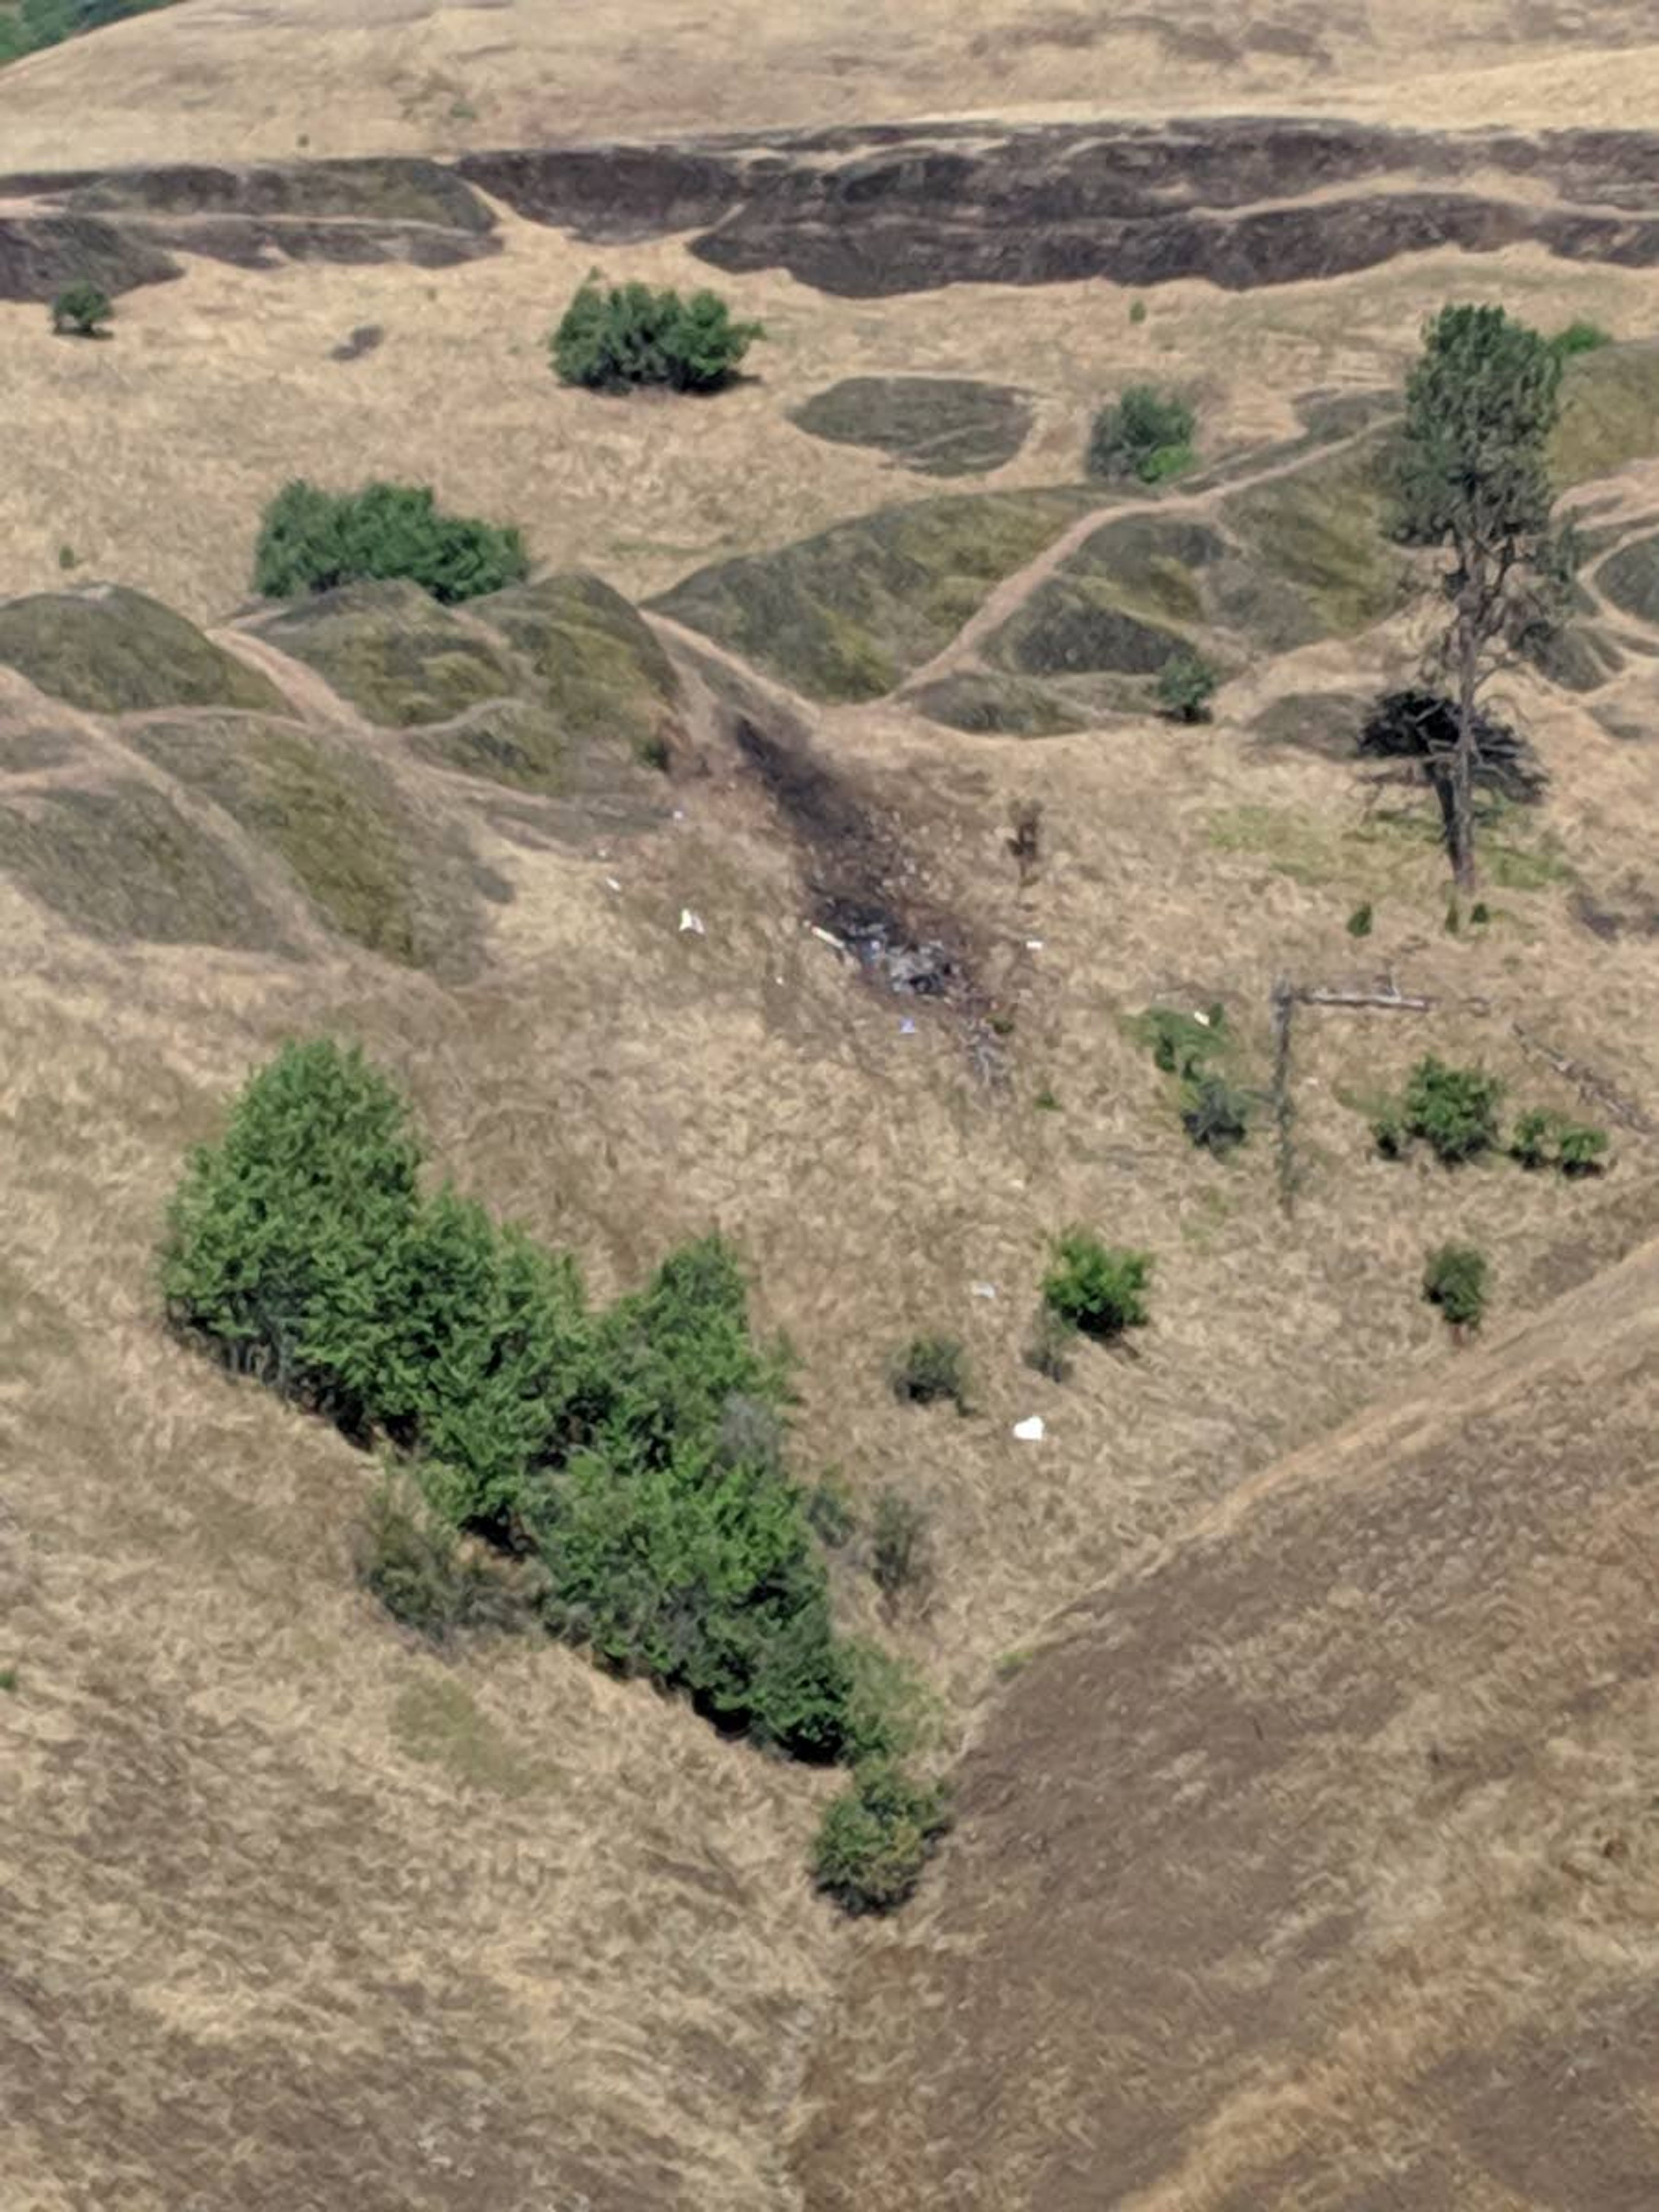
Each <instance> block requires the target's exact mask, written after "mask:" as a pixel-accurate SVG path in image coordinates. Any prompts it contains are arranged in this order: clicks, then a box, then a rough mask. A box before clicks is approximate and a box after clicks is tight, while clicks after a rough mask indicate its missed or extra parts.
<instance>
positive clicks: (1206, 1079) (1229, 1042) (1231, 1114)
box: [1129, 1006, 1254, 1156]
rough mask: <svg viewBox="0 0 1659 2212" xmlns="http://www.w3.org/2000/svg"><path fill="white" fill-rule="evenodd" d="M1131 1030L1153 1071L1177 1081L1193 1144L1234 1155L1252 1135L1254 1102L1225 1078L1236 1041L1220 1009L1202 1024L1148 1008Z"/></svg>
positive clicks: (1208, 1014)
mask: <svg viewBox="0 0 1659 2212" xmlns="http://www.w3.org/2000/svg"><path fill="white" fill-rule="evenodd" d="M1129 1026H1130V1033H1131V1034H1132V1035H1133V1036H1134V1037H1135V1038H1136V1040H1137V1041H1138V1042H1139V1043H1141V1044H1144V1045H1145V1046H1146V1048H1147V1049H1148V1050H1149V1051H1150V1052H1151V1054H1152V1062H1153V1065H1154V1066H1157V1067H1159V1068H1161V1069H1162V1070H1163V1072H1164V1074H1165V1075H1170V1076H1173V1077H1174V1078H1175V1079H1176V1089H1177V1092H1178V1096H1179V1098H1180V1102H1181V1126H1182V1128H1183V1129H1185V1130H1186V1132H1187V1134H1188V1137H1190V1138H1191V1139H1192V1141H1193V1143H1194V1145H1196V1146H1198V1147H1199V1148H1200V1151H1202V1152H1214V1153H1216V1154H1217V1155H1218V1156H1222V1155H1225V1154H1226V1153H1228V1152H1234V1151H1236V1150H1237V1147H1238V1146H1240V1145H1242V1144H1243V1142H1244V1141H1245V1139H1246V1138H1247V1137H1248V1136H1249V1133H1250V1114H1251V1109H1252V1106H1253V1104H1254V1101H1253V1099H1252V1097H1251V1095H1250V1093H1249V1091H1245V1090H1243V1089H1242V1088H1241V1087H1240V1085H1237V1083H1235V1082H1234V1081H1233V1080H1232V1079H1231V1075H1230V1073H1229V1072H1228V1071H1229V1066H1230V1063H1231V1059H1232V1055H1233V1049H1234V1042H1235V1041H1234V1037H1233V1034H1232V1031H1231V1030H1230V1029H1229V1028H1228V1026H1227V1017H1226V1013H1225V1009H1223V1008H1222V1007H1221V1006H1212V1007H1210V1008H1209V1010H1208V1012H1206V1014H1205V1015H1204V1016H1203V1018H1201V1019H1200V1017H1199V1016H1198V1015H1196V1014H1187V1013H1182V1012H1180V1011H1179V1010H1178V1009H1177V1008H1175V1007H1171V1006H1149V1007H1148V1008H1147V1009H1146V1012H1145V1013H1144V1014H1141V1015H1139V1016H1138V1017H1137V1018H1136V1019H1135V1020H1134V1021H1133V1023H1132V1024H1130V1025H1129Z"/></svg>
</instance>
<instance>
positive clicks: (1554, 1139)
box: [1510, 1106, 1609, 1177]
mask: <svg viewBox="0 0 1659 2212" xmlns="http://www.w3.org/2000/svg"><path fill="white" fill-rule="evenodd" d="M1608 1142H1609V1139H1608V1137H1607V1131H1606V1130H1605V1129H1598V1128H1595V1127H1593V1126H1592V1125H1591V1124H1590V1123H1589V1122H1584V1121H1568V1120H1567V1119H1566V1118H1565V1115H1560V1114H1552V1113H1549V1112H1548V1111H1547V1110H1546V1109H1544V1108H1542V1107H1538V1106H1534V1107H1529V1108H1528V1109H1527V1111H1526V1112H1525V1113H1524V1114H1521V1115H1517V1116H1516V1123H1515V1127H1514V1129H1513V1131H1512V1132H1511V1133H1510V1158H1511V1159H1513V1160H1517V1161H1518V1162H1519V1163H1520V1164H1521V1165H1522V1167H1523V1168H1526V1169H1528V1170H1533V1171H1536V1170H1538V1169H1541V1168H1554V1169H1555V1170H1557V1171H1558V1172H1559V1174H1561V1175H1564V1176H1573V1177H1577V1176H1591V1175H1599V1174H1601V1171H1602V1169H1603V1167H1604V1166H1605V1164H1606V1154H1607V1146H1608Z"/></svg>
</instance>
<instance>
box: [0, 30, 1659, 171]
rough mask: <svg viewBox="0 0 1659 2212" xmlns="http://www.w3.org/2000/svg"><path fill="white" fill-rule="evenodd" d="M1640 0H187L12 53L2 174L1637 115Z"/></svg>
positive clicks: (1656, 53)
mask: <svg viewBox="0 0 1659 2212" xmlns="http://www.w3.org/2000/svg"><path fill="white" fill-rule="evenodd" d="M1656 58H1659V43H1656V39H1655V25H1654V21H1653V14H1652V9H1651V8H1650V7H1649V6H1648V5H1646V4H1645V0H1601V4H1600V5H1599V6H1598V7H1597V8H1596V9H1595V11H1594V14H1593V15H1586V14H1585V13H1583V12H1582V11H1569V10H1567V9H1535V10H1526V11H1517V10H1516V9H1515V8H1514V7H1512V6H1510V5H1509V4H1507V0H1465V4H1463V5H1462V6H1460V7H1458V8H1456V9H1448V8H1445V7H1442V6H1436V5H1432V4H1430V0H1385V4H1378V5H1372V6H1368V7H1365V8H1363V9H1361V8H1349V9H1334V10H1321V11H1319V12H1318V13H1317V14H1316V16H1314V17H1313V18H1312V19H1311V20H1310V16H1309V15H1308V12H1307V10H1305V9H1303V8H1301V7H1299V6H1297V5H1296V4H1294V0H1266V4H1262V0H1255V4H1253V5H1251V6H1249V7H1244V8H1238V7H1230V6H1225V5H1222V4H1220V0H1186V4H1184V5H1183V6H1182V9H1181V10H1180V11H1179V14H1178V15H1174V16H1171V15H1169V14H1167V13H1166V14H1164V15H1159V14H1158V12H1157V11H1156V10H1152V9H1146V8H1144V7H1142V6H1141V5H1139V0H1109V4H1105V5H1101V4H1093V5H1090V6H1088V7H1083V6H1080V5H1076V4H1068V0H908V4H907V5H906V6H905V7H904V8H903V9H902V10H887V11H877V12H875V13H873V14H872V11H871V10H870V9H868V8H866V7H863V6H860V5H858V4H856V0H821V4H819V5H817V6H814V7H811V8H801V9H792V8H780V7H777V6H775V5H773V4H771V0H713V4H707V5H701V6H697V7H695V8H693V7H688V6H687V5H686V4H685V0H633V4H631V5H629V6H628V7H626V8H608V7H580V8H570V7H565V6H560V5H556V4H554V0H507V3H506V4H501V5H495V6H490V7H478V6H472V7H455V8H439V7H435V6H431V5H429V4H427V0H372V4H365V0H349V4H344V0H272V3H271V4H268V5H265V6H262V7H261V8H260V9H259V11H258V15H257V16H253V17H250V16H249V15H247V13H246V11H244V10H241V9H237V8H235V7H233V6H229V5H227V4H224V0H185V4H184V5H182V6H180V7H178V8H175V9H169V10H167V12H166V13H164V14H163V15H161V17H160V18H159V19H151V20H146V21H137V22H131V23H126V24H118V25H116V26H114V27H112V29H110V30H108V31H105V32H101V33H98V34H97V35H96V36H95V37H94V39H93V40H78V41H76V42H74V43H72V44H71V45H70V46H65V47H60V48H57V49H53V50H52V51H51V52H47V53H45V54H40V55H36V56H34V57H33V58H31V59H29V60H27V61H26V62H23V63H21V64H15V65H14V67H13V68H12V69H10V70H8V71H7V72H6V75H5V80H4V83H3V86H0V115H3V116H4V118H5V125H4V131H5V136H4V139H3V142H0V143H3V151H0V161H3V165H4V167H6V168H9V169H10V168H15V169H23V168H36V167H64V166H66V164H67V161H69V159H70V156H69V155H66V153H65V149H66V148H72V149H73V156H72V158H73V160H74V161H84V162H88V163H92V164H102V163H110V162H131V161H200V160H209V161H211V160H218V161H248V160H258V159H264V160H271V159H280V158H286V157H288V156H289V155H294V154H295V153H296V152H298V153H310V154H312V155H335V154H369V153H393V152H419V153H427V152H432V151H435V150H436V151H448V150H452V149H459V148H462V147H474V146H519V145H534V144H544V143H550V142H554V141H568V140H580V139H588V138H603V137H678V136H681V135H683V134H684V133H685V132H686V131H720V130H745V129H746V130H753V129H757V128H761V127H763V126H767V125H799V126H805V127H814V126H821V125H825V124H832V123H869V122H875V121H879V120H884V119H886V118H901V117H915V116H938V115H946V114H952V115H956V114H964V113H970V112H980V113H987V114H994V115H996V116H999V117H1012V116H1021V117H1028V116H1038V115H1041V116H1060V115H1075V114H1090V115H1095V114H1102V113H1107V114H1122V113H1129V114H1136V113H1140V114H1146V113H1157V114H1162V115H1169V114H1192V113H1197V112H1228V113H1234V112H1249V111H1252V110H1255V111H1257V112H1275V113H1284V112H1287V111H1296V110H1298V109H1302V110H1316V111H1319V112H1324V113H1329V112H1333V111H1334V110H1340V111H1342V112H1349V113H1364V114H1368V115H1375V116H1379V117H1383V118H1388V119H1390V120H1394V121H1413V122H1416V121H1421V122H1430V123H1435V124H1446V123H1455V124H1458V125H1467V124H1470V123H1488V122H1489V123H1514V124H1523V125H1546V126H1559V125H1566V124H1587V125H1616V124H1627V125H1636V126H1638V127H1639V126H1641V125H1645V124H1646V123H1647V122H1648V121H1649V120H1650V118H1651V115H1652V112H1653V104H1654V103H1653V89H1654V82H1655V68H1656Z"/></svg>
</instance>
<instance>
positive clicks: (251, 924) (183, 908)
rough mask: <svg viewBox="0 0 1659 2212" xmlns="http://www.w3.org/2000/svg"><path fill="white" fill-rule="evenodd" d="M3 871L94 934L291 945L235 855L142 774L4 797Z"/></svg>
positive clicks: (277, 947)
mask: <svg viewBox="0 0 1659 2212" xmlns="http://www.w3.org/2000/svg"><path fill="white" fill-rule="evenodd" d="M0 871H3V872H6V873H8V874H9V875H11V876H14V877H15V878H16V880H17V881H18V882H19V883H20V884H21V885H22V887H23V889H24V890H26V891H28V892H30V893H32V894H33V896H34V897H36V898H38V899H39V900H40V901H41V902H42V903H43V904H44V905H46V906H49V907H51V908H52V910H53V912H54V913H57V914H60V915H63V916H64V920H65V921H69V922H71V923H72V924H73V925H74V926H75V927H76V928H77V929H82V930H84V931H86V932H87V933H88V935H89V936H93V937H100V938H105V939H110V940H112V941H113V942H119V941H121V940H123V939H131V938H137V939H143V940H145V941H148V942H149V943H152V944H161V945H227V946H229V947H232V948H233V949H235V950H238V951H264V952H269V951H282V950H284V949H285V948H284V945H283V933H282V929H281V927H280V925H279V923H278V921H277V920H276V916H275V915H273V914H272V913H271V912H270V909H269V908H267V906H266V904H265V902H264V901H263V900H262V899H261V898H260V896H259V895H258V892H257V891H256V890H255V889H254V887H253V885H252V883H250V881H249V879H248V875H247V871H246V868H245V867H243V866H242V865H241V864H240V861H239V860H238V859H237V856H236V855H235V854H234V853H233V852H231V851H230V850H229V849H228V848H227V847H226V846H225V845H223V844H222V843H221V842H218V841H217V840H216V839H215V838H214V837H213V836H211V834H210V833H209V832H207V831H205V830H204V829H203V828H202V826H201V824H200V823H196V822H192V821H189V820H187V819H186V818H185V816H184V815H183V814H182V813H181V812H180V811H179V808H178V807H177V806H175V805H173V801H172V800H171V799H168V797H167V794H166V793H164V792H162V791H159V790H157V789H156V788H155V786H154V785H152V784H149V783H145V782H143V781H139V780H138V779H137V778H136V777H134V778H131V779H128V780H125V781H116V782H112V783H110V784H106V785H105V786H104V787H102V788H101V789H88V788H85V787H80V786H76V785H71V784H60V785H55V786H52V787H48V788H47V789H46V790H44V791H34V792H28V793H19V794H17V795H16V796H15V797H13V798H9V799H5V800H0Z"/></svg>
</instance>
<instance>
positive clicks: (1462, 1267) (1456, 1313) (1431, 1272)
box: [1423, 1244, 1486, 1329]
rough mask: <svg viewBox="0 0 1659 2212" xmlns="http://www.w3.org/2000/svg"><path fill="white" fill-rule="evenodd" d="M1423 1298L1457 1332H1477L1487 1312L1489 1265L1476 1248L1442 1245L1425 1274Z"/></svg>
mask: <svg viewBox="0 0 1659 2212" xmlns="http://www.w3.org/2000/svg"><path fill="white" fill-rule="evenodd" d="M1423 1295H1424V1297H1425V1298H1426V1299H1427V1300H1428V1302H1429V1304H1431V1305H1435V1306H1438V1307H1439V1309H1440V1310H1441V1312H1442V1313H1443V1314H1444V1316H1445V1317H1446V1319H1447V1320H1448V1321H1449V1322H1450V1323H1451V1325H1452V1327H1453V1328H1457V1329H1464V1328H1479V1327H1480V1317H1481V1316H1482V1315H1483V1314H1484V1313H1485V1312H1486V1255H1484V1254H1483V1253H1480V1252H1477V1251H1476V1249H1474V1245H1473V1244H1442V1245H1440V1246H1438V1247H1437V1249H1435V1250H1434V1251H1432V1252H1431V1253H1430V1255H1429V1257H1428V1264H1427V1265H1426V1266H1425V1268H1424V1270H1423Z"/></svg>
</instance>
